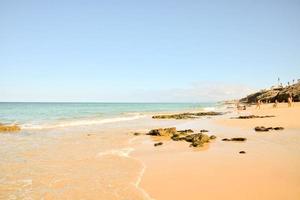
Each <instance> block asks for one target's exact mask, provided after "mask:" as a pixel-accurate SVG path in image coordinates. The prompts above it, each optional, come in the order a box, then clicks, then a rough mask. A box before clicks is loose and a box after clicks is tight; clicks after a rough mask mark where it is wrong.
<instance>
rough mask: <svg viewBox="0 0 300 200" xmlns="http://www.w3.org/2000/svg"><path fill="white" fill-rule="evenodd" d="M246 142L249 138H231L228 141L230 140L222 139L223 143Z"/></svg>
mask: <svg viewBox="0 0 300 200" xmlns="http://www.w3.org/2000/svg"><path fill="white" fill-rule="evenodd" d="M246 140H247V138H243V137H235V138H231V139H228V138H224V139H222V141H234V142H244V141H246Z"/></svg>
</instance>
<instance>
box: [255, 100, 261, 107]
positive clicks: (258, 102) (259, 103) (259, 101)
mask: <svg viewBox="0 0 300 200" xmlns="http://www.w3.org/2000/svg"><path fill="white" fill-rule="evenodd" d="M260 105H261V100H257V102H256V109H260Z"/></svg>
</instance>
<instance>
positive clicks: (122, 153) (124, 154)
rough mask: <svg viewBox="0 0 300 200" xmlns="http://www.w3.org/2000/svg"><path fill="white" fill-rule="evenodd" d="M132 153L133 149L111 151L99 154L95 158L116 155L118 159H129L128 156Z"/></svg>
mask: <svg viewBox="0 0 300 200" xmlns="http://www.w3.org/2000/svg"><path fill="white" fill-rule="evenodd" d="M133 151H134V148H123V149H112V150H108V151H103V152H99V153H98V154H97V157H101V156H107V155H116V156H120V157H129V154H130V153H131V152H133Z"/></svg>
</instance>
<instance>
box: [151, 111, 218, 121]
mask: <svg viewBox="0 0 300 200" xmlns="http://www.w3.org/2000/svg"><path fill="white" fill-rule="evenodd" d="M222 114H223V113H221V112H213V111H211V112H197V113H190V112H187V113H180V114H171V115H154V116H152V118H153V119H194V118H198V117H202V116H215V115H222Z"/></svg>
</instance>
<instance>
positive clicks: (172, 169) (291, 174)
mask: <svg viewBox="0 0 300 200" xmlns="http://www.w3.org/2000/svg"><path fill="white" fill-rule="evenodd" d="M248 114H255V115H275V117H274V118H263V119H229V116H222V117H217V118H218V119H204V120H195V121H192V122H186V123H185V124H182V125H180V126H179V127H178V128H182V129H185V128H192V129H195V130H200V129H203V128H204V129H208V130H210V132H211V133H213V134H215V135H216V136H217V137H218V139H217V140H216V141H215V142H212V143H210V144H209V145H208V146H206V147H205V148H202V149H193V148H189V147H188V145H187V144H186V143H185V142H173V141H167V142H165V144H164V145H163V146H162V147H159V148H153V144H151V143H149V144H143V145H140V146H139V148H137V149H138V150H137V152H135V153H133V155H134V156H136V157H138V158H139V159H141V160H142V161H143V162H144V163H145V165H146V166H147V168H146V171H145V174H144V176H143V178H142V182H141V187H142V188H144V189H145V191H146V192H148V193H149V194H150V195H151V197H152V198H154V199H158V200H164V199H199V198H201V199H278V200H279V199H295V200H296V199H299V197H300V173H299V167H300V148H299V146H300V135H299V130H300V129H299V128H300V123H299V121H298V120H299V119H300V104H299V103H296V104H294V105H293V107H292V108H287V104H284V103H283V104H280V105H279V106H278V108H276V109H273V108H272V105H271V104H266V105H263V106H262V108H261V109H260V110H256V109H255V107H253V106H252V107H251V108H250V109H248V110H247V111H244V112H240V113H239V114H238V113H236V114H233V115H248ZM255 126H283V127H284V128H285V129H284V130H283V131H280V132H266V133H264V132H263V133H257V132H255V131H254V130H253V128H254V127H255ZM225 137H246V138H247V141H246V142H224V141H221V139H222V138H225ZM242 150H243V151H246V154H239V151H242Z"/></svg>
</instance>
